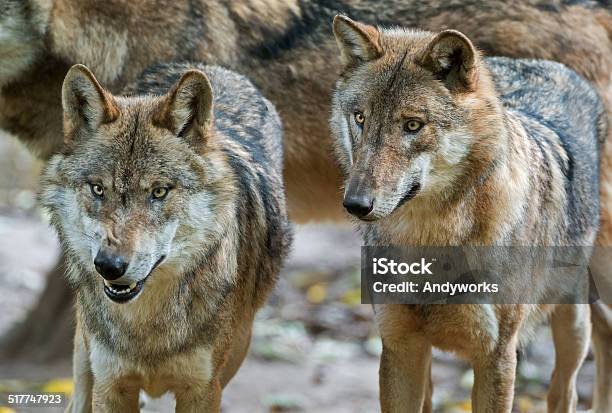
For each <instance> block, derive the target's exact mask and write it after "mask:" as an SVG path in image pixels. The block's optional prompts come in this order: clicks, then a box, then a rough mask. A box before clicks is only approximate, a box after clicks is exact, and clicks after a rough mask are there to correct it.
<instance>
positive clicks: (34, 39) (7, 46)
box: [0, 0, 51, 89]
mask: <svg viewBox="0 0 612 413" xmlns="http://www.w3.org/2000/svg"><path fill="white" fill-rule="evenodd" d="M50 4H51V2H50V1H49V2H46V1H30V0H27V1H26V0H0V89H1V88H2V87H3V86H4V85H6V84H8V83H10V82H11V81H14V80H16V79H18V78H19V77H20V76H22V75H23V74H24V72H25V71H26V70H28V69H29V68H30V66H31V65H32V63H34V61H35V60H36V58H37V56H38V55H39V54H40V53H41V52H42V50H43V37H44V32H45V30H46V21H47V17H48V15H49V9H50Z"/></svg>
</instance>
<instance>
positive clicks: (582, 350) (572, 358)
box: [548, 304, 591, 413]
mask: <svg viewBox="0 0 612 413" xmlns="http://www.w3.org/2000/svg"><path fill="white" fill-rule="evenodd" d="M550 321H551V327H552V333H553V340H554V342H555V369H554V371H553V375H552V379H551V382H550V389H549V391H548V412H549V413H570V412H575V411H576V405H577V404H578V394H577V393H576V377H577V376H578V370H579V369H580V366H581V365H582V362H583V361H584V358H585V357H586V354H587V350H588V348H589V337H590V335H591V323H590V319H589V308H588V306H587V305H586V304H576V305H571V304H565V305H563V304H561V305H557V306H556V307H555V310H554V312H553V313H552V315H551V319H550Z"/></svg>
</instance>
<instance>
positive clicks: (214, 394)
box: [174, 379, 221, 413]
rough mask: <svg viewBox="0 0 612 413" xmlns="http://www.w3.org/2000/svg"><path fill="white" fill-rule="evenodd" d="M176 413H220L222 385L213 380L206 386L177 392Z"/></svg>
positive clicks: (192, 387) (191, 387)
mask: <svg viewBox="0 0 612 413" xmlns="http://www.w3.org/2000/svg"><path fill="white" fill-rule="evenodd" d="M174 396H175V397H176V413H219V412H220V411H221V384H220V382H219V380H217V379H214V380H211V381H210V382H209V383H208V385H206V386H190V387H189V388H187V389H185V390H182V391H176V392H175V394H174Z"/></svg>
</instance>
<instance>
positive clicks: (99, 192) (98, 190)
mask: <svg viewBox="0 0 612 413" xmlns="http://www.w3.org/2000/svg"><path fill="white" fill-rule="evenodd" d="M89 188H90V189H91V193H92V194H94V195H95V196H97V197H98V198H103V197H104V188H103V187H102V185H98V184H89Z"/></svg>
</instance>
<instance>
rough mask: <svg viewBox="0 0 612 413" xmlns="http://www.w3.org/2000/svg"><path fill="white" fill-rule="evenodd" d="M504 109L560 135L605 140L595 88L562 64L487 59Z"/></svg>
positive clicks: (600, 106) (603, 111)
mask: <svg viewBox="0 0 612 413" xmlns="http://www.w3.org/2000/svg"><path fill="white" fill-rule="evenodd" d="M486 61H487V66H488V67H489V69H490V70H491V74H492V76H493V79H494V81H495V86H496V89H497V92H498V93H499V95H500V98H501V100H502V102H503V103H504V105H505V106H506V107H507V108H510V109H513V110H516V111H519V112H521V113H522V114H524V115H526V116H529V117H531V118H533V119H535V120H537V121H539V122H540V123H542V124H544V125H545V126H547V127H549V128H551V129H553V130H554V131H555V132H557V133H559V134H560V135H570V136H571V135H579V134H583V135H584V133H586V134H587V135H590V136H595V137H596V140H600V141H601V140H602V139H605V136H606V133H605V129H606V121H605V108H604V105H603V102H602V100H601V98H600V97H599V95H598V94H597V91H596V90H595V88H594V87H593V85H591V84H590V83H589V82H588V81H587V80H585V79H584V78H582V77H581V76H580V75H579V74H578V73H576V72H574V71H573V70H571V69H569V68H568V67H566V66H564V65H563V64H561V63H557V62H552V61H548V60H538V59H511V58H505V57H493V58H488V59H486Z"/></svg>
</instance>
